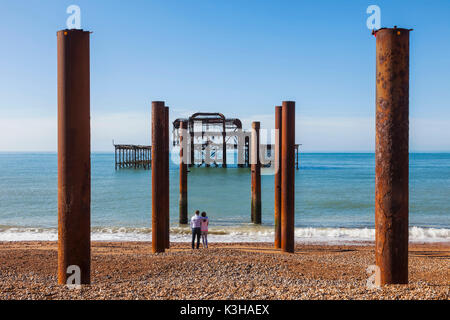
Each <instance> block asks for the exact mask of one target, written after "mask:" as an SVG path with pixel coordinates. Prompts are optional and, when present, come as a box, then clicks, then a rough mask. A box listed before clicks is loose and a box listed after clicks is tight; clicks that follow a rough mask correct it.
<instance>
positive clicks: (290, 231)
mask: <svg viewBox="0 0 450 320" xmlns="http://www.w3.org/2000/svg"><path fill="white" fill-rule="evenodd" d="M281 114H282V115H281V123H282V128H281V145H282V146H281V250H282V251H284V252H291V253H292V252H294V245H295V238H294V230H295V226H294V224H295V217H294V215H295V154H294V153H295V151H294V148H295V102H294V101H283V106H282V110H281Z"/></svg>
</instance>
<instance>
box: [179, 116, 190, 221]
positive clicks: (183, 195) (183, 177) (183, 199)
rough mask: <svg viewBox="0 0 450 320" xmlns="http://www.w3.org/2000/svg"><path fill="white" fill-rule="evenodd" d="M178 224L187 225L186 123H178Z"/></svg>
mask: <svg viewBox="0 0 450 320" xmlns="http://www.w3.org/2000/svg"><path fill="white" fill-rule="evenodd" d="M179 137H180V201H179V207H180V224H187V223H188V193H187V192H188V185H187V154H185V151H186V145H187V139H186V138H187V123H186V122H184V121H181V122H180V134H179ZM185 158H186V159H185Z"/></svg>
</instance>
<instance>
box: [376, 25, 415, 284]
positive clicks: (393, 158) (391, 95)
mask: <svg viewBox="0 0 450 320" xmlns="http://www.w3.org/2000/svg"><path fill="white" fill-rule="evenodd" d="M409 33H410V30H407V29H397V28H394V29H380V30H378V31H377V32H376V46H377V49H376V57H377V71H376V89H377V93H376V155H375V157H376V167H375V173H376V176H375V230H376V231H375V233H376V243H375V255H376V264H377V266H378V267H379V268H380V280H381V285H384V284H406V283H408V211H409V204H408V202H409V195H408V192H409V176H408V175H409V158H408V157H409Z"/></svg>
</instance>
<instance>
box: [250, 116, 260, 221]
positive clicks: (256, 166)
mask: <svg viewBox="0 0 450 320" xmlns="http://www.w3.org/2000/svg"><path fill="white" fill-rule="evenodd" d="M259 129H260V123H259V122H257V121H255V122H252V143H251V148H252V152H251V154H252V160H251V180H252V199H251V218H252V222H253V223H255V224H261V161H260V158H259V149H260V148H259V142H260V140H259Z"/></svg>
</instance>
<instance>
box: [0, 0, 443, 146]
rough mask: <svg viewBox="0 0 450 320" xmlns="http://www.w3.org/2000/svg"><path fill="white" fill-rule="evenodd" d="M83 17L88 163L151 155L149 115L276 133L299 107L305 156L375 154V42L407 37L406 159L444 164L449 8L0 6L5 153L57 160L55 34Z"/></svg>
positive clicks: (204, 3) (230, 2)
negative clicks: (395, 34) (427, 156)
mask: <svg viewBox="0 0 450 320" xmlns="http://www.w3.org/2000/svg"><path fill="white" fill-rule="evenodd" d="M71 4H76V5H79V6H80V7H81V24H82V28H83V29H85V30H89V31H93V32H94V33H93V34H92V36H91V113H92V148H93V150H94V151H95V150H112V149H111V140H112V139H115V141H116V142H121V143H145V144H147V143H149V142H150V103H151V101H152V100H165V101H166V104H167V105H169V106H170V107H171V118H172V120H173V119H174V118H176V117H180V116H185V115H188V114H189V113H191V112H195V111H218V112H222V113H224V114H225V115H226V116H229V117H239V118H241V119H242V120H243V122H244V125H246V126H248V125H249V123H250V121H251V120H260V121H261V122H262V126H263V127H265V128H270V127H272V126H273V121H274V120H273V108H274V106H275V105H278V104H280V102H281V101H282V100H295V101H296V102H297V109H296V113H297V121H296V123H297V130H296V139H297V143H302V144H303V150H304V151H334V152H339V151H343V152H345V151H364V152H372V151H373V150H374V139H375V138H374V123H375V122H374V115H375V106H374V101H375V39H374V37H373V36H371V35H370V31H369V30H368V29H367V27H366V20H367V18H368V17H369V15H368V14H367V13H366V8H367V7H368V6H369V5H372V4H375V5H378V6H379V7H380V8H381V21H382V25H383V26H387V27H392V26H394V25H398V26H399V27H407V28H414V31H413V32H412V33H411V86H410V109H411V112H410V115H411V132H410V133H411V150H412V151H450V81H449V75H450V18H449V17H450V1H448V0H441V1H439V0H433V1H418V0H417V1H411V0H410V1H400V0H397V1H394V0H389V1H379V0H373V1H362V0H361V1H360V0H348V1H325V0H322V1H320V0H319V1H301V0H296V1H283V0H279V1H275V0H273V1H264V0H239V1H237V0H226V1H225V0H191V1H187V0H185V1H182V0H178V1H170V0H164V1H163V0H158V1H156V0H152V1H150V0H147V1H135V0H134V1H133V0H131V1H119V0H116V1H111V0H108V1H100V0H97V1H91V0H89V1H82V0H72V1H61V0H59V1H37V0H27V1H25V0H14V1H12V0H10V1H5V0H0V9H1V10H0V39H2V50H0V150H9V151H12V150H37V151H41V150H45V151H56V141H57V139H56V133H57V132H56V111H57V96H56V31H57V30H60V29H64V28H65V27H66V19H67V17H68V14H67V13H66V8H67V7H68V6H69V5H71Z"/></svg>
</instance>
